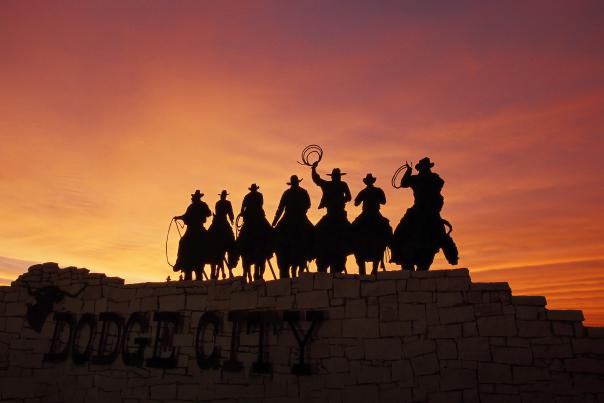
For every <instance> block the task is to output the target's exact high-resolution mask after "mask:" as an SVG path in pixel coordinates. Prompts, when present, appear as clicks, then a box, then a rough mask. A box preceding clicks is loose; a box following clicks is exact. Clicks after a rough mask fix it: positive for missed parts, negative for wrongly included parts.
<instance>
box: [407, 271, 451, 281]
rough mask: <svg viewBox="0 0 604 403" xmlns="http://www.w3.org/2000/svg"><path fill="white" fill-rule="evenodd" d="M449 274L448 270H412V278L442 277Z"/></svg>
mask: <svg viewBox="0 0 604 403" xmlns="http://www.w3.org/2000/svg"><path fill="white" fill-rule="evenodd" d="M446 276H447V270H430V271H412V272H411V278H420V279H423V278H442V277H446Z"/></svg>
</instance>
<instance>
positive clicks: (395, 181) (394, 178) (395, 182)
mask: <svg viewBox="0 0 604 403" xmlns="http://www.w3.org/2000/svg"><path fill="white" fill-rule="evenodd" d="M411 165H413V163H411V164H409V163H408V162H405V164H404V165H401V166H400V167H399V168H398V169H397V170H396V171H394V175H392V179H391V180H390V184H391V185H392V187H393V188H395V189H400V188H401V187H402V186H401V185H400V183H401V181H400V180H399V178H398V177H399V176H400V174H401V173H402V172H404V171H406V170H407V169H409V168H410V166H411Z"/></svg>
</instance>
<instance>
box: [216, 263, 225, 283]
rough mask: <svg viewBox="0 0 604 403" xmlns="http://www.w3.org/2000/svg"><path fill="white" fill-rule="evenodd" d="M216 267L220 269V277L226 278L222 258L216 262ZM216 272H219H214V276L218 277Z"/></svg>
mask: <svg viewBox="0 0 604 403" xmlns="http://www.w3.org/2000/svg"><path fill="white" fill-rule="evenodd" d="M218 269H220V270H219V272H221V273H222V279H223V280H224V279H225V278H226V273H225V272H224V262H223V261H222V260H221V261H220V263H218ZM218 274H219V273H216V278H218Z"/></svg>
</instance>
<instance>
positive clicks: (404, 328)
mask: <svg viewBox="0 0 604 403" xmlns="http://www.w3.org/2000/svg"><path fill="white" fill-rule="evenodd" d="M411 334H412V333H411V322H410V321H395V322H383V321H380V336H382V337H390V336H410V335H411Z"/></svg>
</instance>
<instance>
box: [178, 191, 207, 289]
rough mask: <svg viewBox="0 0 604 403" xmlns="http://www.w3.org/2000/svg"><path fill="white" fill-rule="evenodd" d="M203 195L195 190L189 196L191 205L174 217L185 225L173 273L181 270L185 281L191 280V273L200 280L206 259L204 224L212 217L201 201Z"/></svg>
mask: <svg viewBox="0 0 604 403" xmlns="http://www.w3.org/2000/svg"><path fill="white" fill-rule="evenodd" d="M202 197H203V193H201V192H200V191H199V190H196V191H195V193H193V194H192V195H191V204H190V205H189V207H187V211H185V213H184V214H183V215H181V216H175V217H174V219H175V220H182V221H183V222H184V223H185V224H186V225H187V230H186V231H185V234H184V235H183V236H182V238H181V239H180V242H179V243H178V258H177V259H176V263H175V264H174V271H178V270H182V271H183V272H184V273H185V280H191V279H192V272H193V271H195V278H196V280H201V279H202V277H201V274H202V270H203V265H204V261H205V259H206V257H207V256H206V255H207V252H206V248H207V246H206V245H204V243H205V241H206V233H207V231H206V229H205V228H204V226H203V225H204V224H205V222H206V220H207V218H208V217H209V216H211V215H212V212H211V211H210V208H209V207H208V205H207V204H206V203H204V202H202V201H201V198H202Z"/></svg>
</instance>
